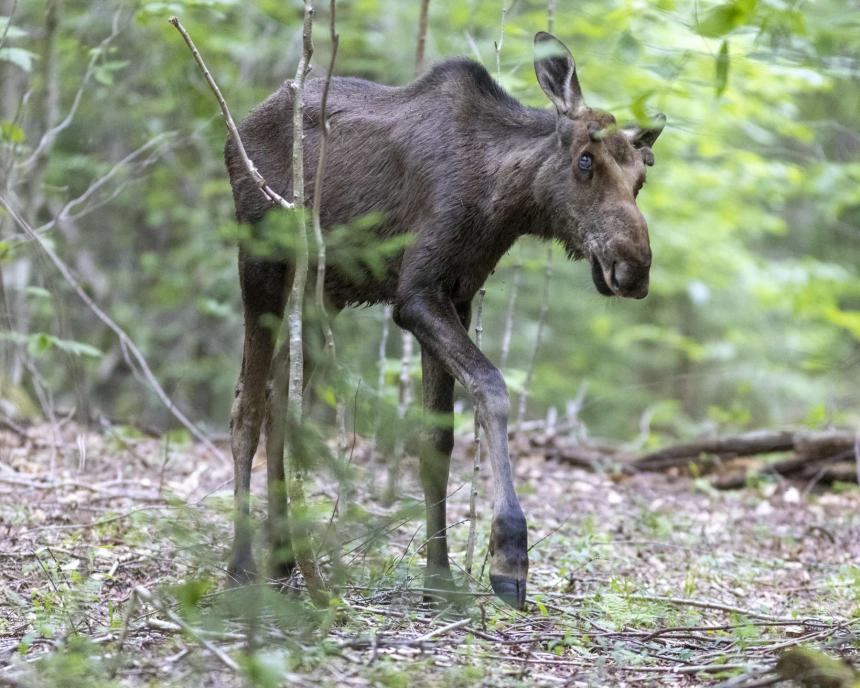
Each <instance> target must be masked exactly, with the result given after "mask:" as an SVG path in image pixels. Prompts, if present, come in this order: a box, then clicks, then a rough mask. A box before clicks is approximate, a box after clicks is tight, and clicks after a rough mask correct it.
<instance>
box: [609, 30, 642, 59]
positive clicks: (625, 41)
mask: <svg viewBox="0 0 860 688" xmlns="http://www.w3.org/2000/svg"><path fill="white" fill-rule="evenodd" d="M640 50H641V49H640V46H639V41H637V40H636V38H635V37H634V36H633V34H632V33H630V31H625V32H624V33H622V34H621V38H619V39H618V44H617V45H616V46H615V51H616V52H617V53H618V57H620V58H621V59H622V60H624V61H625V62H627V63H630V64H633V63H634V62H636V60H638V59H639V53H640Z"/></svg>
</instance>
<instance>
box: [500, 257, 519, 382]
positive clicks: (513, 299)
mask: <svg viewBox="0 0 860 688" xmlns="http://www.w3.org/2000/svg"><path fill="white" fill-rule="evenodd" d="M522 276H523V247H522V244H521V245H520V246H519V247H517V261H516V263H514V269H513V277H512V278H511V291H510V292H509V294H508V306H507V309H506V311H505V330H504V333H503V334H502V352H501V355H500V356H499V367H500V368H501V369H502V370H504V369H505V366H506V365H507V364H508V354H509V353H510V351H511V338H512V336H513V333H514V312H515V310H516V305H517V293H518V292H519V289H520V280H521V279H522Z"/></svg>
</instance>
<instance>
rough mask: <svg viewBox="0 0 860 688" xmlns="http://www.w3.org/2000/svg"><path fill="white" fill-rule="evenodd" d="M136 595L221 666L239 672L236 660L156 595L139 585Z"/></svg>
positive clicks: (135, 590)
mask: <svg viewBox="0 0 860 688" xmlns="http://www.w3.org/2000/svg"><path fill="white" fill-rule="evenodd" d="M134 594H135V595H136V596H137V597H138V598H139V599H140V600H142V601H143V602H145V603H146V604H148V605H150V606H151V607H155V609H157V610H158V611H160V612H161V613H162V614H164V615H165V616H166V617H167V618H168V619H170V620H171V621H172V622H173V623H175V624H176V625H177V626H179V628H181V629H182V630H183V631H185V632H186V633H187V634H188V635H190V636H191V637H192V638H194V640H196V641H197V642H198V643H200V644H201V645H202V646H203V647H204V648H205V649H206V650H207V651H209V652H210V653H211V654H212V656H214V657H215V658H216V659H217V660H218V661H219V662H221V664H223V665H224V666H226V667H227V668H228V669H230V670H232V671H239V665H238V664H237V663H236V661H235V660H234V659H232V658H231V657H230V656H229V655H227V654H225V653H224V652H223V651H222V650H221V649H220V648H218V647H217V646H216V645H214V644H213V643H211V642H210V641H208V640H207V639H206V638H204V637H203V634H202V633H200V632H199V631H198V630H197V629H196V628H194V627H193V626H191V624H189V623H188V622H187V621H185V620H184V619H183V618H182V617H181V616H179V614H177V613H176V612H174V611H173V610H172V609H171V608H170V607H168V606H167V605H166V604H164V603H163V602H162V601H161V600H159V599H158V598H157V597H155V595H153V594H152V593H151V592H150V591H149V590H147V589H146V588H144V587H143V586H141V585H138V586H137V587H135V589H134Z"/></svg>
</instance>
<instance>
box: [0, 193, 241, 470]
mask: <svg viewBox="0 0 860 688" xmlns="http://www.w3.org/2000/svg"><path fill="white" fill-rule="evenodd" d="M0 203H2V204H3V206H4V207H5V208H6V210H7V211H8V212H9V215H10V216H11V217H12V219H13V220H14V221H15V222H16V223H17V225H18V226H19V227H20V228H21V229H22V230H23V231H24V233H25V234H27V236H28V237H30V239H32V240H33V241H35V242H36V243H37V244H38V245H39V248H41V249H42V250H43V251H44V252H45V254H46V255H47V256H48V258H49V259H50V261H51V262H52V263H53V264H54V266H55V267H56V268H57V270H59V272H60V274H61V275H62V276H63V278H64V279H65V280H66V282H67V283H68V284H69V286H71V288H72V289H73V290H74V292H75V293H76V294H77V295H78V297H79V298H80V299H81V301H83V302H84V304H85V305H86V306H87V308H89V309H90V310H91V311H92V312H93V314H94V315H95V316H96V317H97V318H98V319H99V320H101V321H102V322H103V323H104V324H105V325H107V327H108V328H109V329H110V330H111V331H112V332H113V333H114V334H115V335H116V336H117V339H119V343H120V346H121V348H122V351H123V355H124V356H126V361H127V362H128V363H129V366H130V367H131V368H132V370H134V371H135V372H136V373H139V374H140V375H142V376H143V379H144V380H145V381H146V383H147V384H148V385H149V387H150V388H151V389H152V390H153V392H155V395H156V396H157V397H158V399H159V400H160V401H161V403H162V404H164V405H165V407H166V408H167V410H168V411H169V412H170V413H171V415H172V416H173V417H174V418H176V420H178V421H179V422H180V423H181V424H182V426H183V427H184V428H185V429H186V430H188V432H190V433H191V434H192V435H193V436H194V437H196V438H197V439H198V440H199V441H200V442H201V443H202V444H203V445H204V446H205V447H206V449H208V450H209V452H210V453H211V454H212V455H213V456H216V457H217V458H218V459H220V460H221V461H225V462H226V460H227V459H226V458H225V457H224V455H223V454H222V453H221V452H220V451H219V450H218V448H217V447H216V446H215V445H214V444H212V442H211V441H210V440H209V438H208V437H207V436H206V434H205V433H204V432H203V431H202V430H201V429H200V428H198V427H197V426H196V425H195V424H194V423H193V422H192V421H191V420H190V419H189V418H188V417H187V416H186V415H185V414H184V413H183V412H182V411H181V410H179V408H177V406H176V404H174V403H173V400H172V399H171V398H170V397H169V396H167V392H165V391H164V388H163V387H162V386H161V385H160V384H159V382H158V380H157V379H156V377H155V374H154V373H153V372H152V369H151V368H150V367H149V364H148V363H147V361H146V358H145V357H144V355H143V353H142V352H141V351H140V349H139V348H138V347H137V344H135V343H134V341H132V339H131V337H129V336H128V334H126V332H125V330H123V329H122V328H121V327H120V326H119V325H117V324H116V323H115V322H114V321H113V320H112V319H111V317H110V316H108V314H107V313H105V312H104V311H103V310H102V309H101V307H100V306H99V305H98V304H97V303H96V302H95V301H93V299H92V298H90V296H89V294H87V292H86V291H85V290H84V288H83V287H82V286H81V283H80V282H78V280H77V279H76V278H75V277H74V275H72V271H71V268H69V266H68V265H67V264H66V263H65V262H64V261H63V259H62V258H60V256H59V255H57V253H56V251H54V249H53V248H52V247H51V245H50V244H49V243H48V242H46V241H45V240H44V239H43V238H42V237H41V236H39V235H38V234H37V233H36V232H35V230H33V228H32V227H31V226H30V224H29V223H28V222H27V221H26V220H25V219H24V218H23V217H21V215H19V214H18V211H17V210H16V209H15V208H14V207H12V205H11V204H10V203H9V201H8V200H7V199H6V198H5V197H4V196H2V195H0ZM132 361H133V363H132Z"/></svg>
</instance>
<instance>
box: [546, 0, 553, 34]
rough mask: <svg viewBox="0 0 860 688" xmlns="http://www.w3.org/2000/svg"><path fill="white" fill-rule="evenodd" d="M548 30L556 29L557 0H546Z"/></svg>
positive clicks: (551, 31)
mask: <svg viewBox="0 0 860 688" xmlns="http://www.w3.org/2000/svg"><path fill="white" fill-rule="evenodd" d="M546 30H547V31H549V32H550V33H553V32H554V31H555V0H546Z"/></svg>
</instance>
